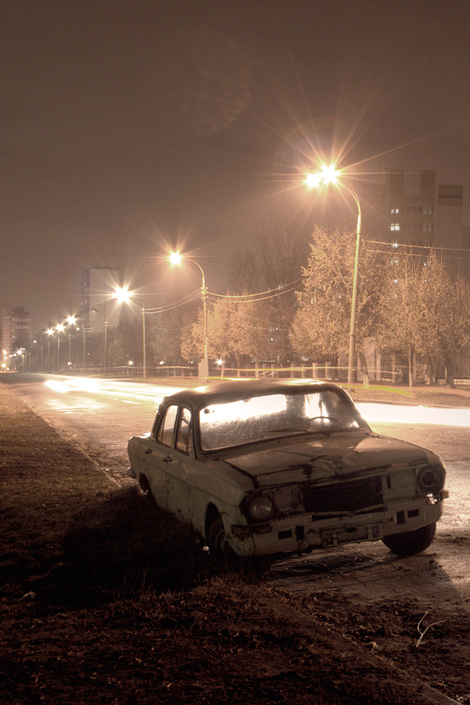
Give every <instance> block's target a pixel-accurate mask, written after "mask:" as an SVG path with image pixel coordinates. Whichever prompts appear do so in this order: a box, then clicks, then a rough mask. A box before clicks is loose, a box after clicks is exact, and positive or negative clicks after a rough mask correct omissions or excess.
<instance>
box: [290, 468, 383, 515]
mask: <svg viewBox="0 0 470 705" xmlns="http://www.w3.org/2000/svg"><path fill="white" fill-rule="evenodd" d="M303 499H304V506H305V511H307V512H318V513H324V512H355V511H358V510H359V509H365V508H366V507H372V506H375V505H378V504H379V505H380V504H382V503H383V497H382V481H381V478H380V477H369V478H366V479H364V480H354V481H351V482H337V483H335V484H334V485H323V486H321V485H320V486H318V485H306V486H304V488H303Z"/></svg>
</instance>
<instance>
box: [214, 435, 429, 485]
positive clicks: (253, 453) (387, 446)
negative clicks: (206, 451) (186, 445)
mask: <svg viewBox="0 0 470 705" xmlns="http://www.w3.org/2000/svg"><path fill="white" fill-rule="evenodd" d="M218 460H222V461H223V462H225V463H227V464H228V465H230V466H231V467H235V468H237V469H238V470H240V471H241V472H243V473H244V474H249V475H250V476H251V477H252V478H253V481H254V483H255V484H256V485H257V486H260V487H263V486H268V485H273V484H280V483H281V484H282V483H287V482H289V483H291V482H302V481H304V482H305V480H320V479H328V478H331V479H333V478H337V479H345V480H346V479H349V478H351V477H354V476H355V475H357V474H361V473H363V472H366V473H367V471H373V470H383V472H386V471H387V470H389V469H390V466H391V465H400V464H403V465H409V464H411V465H419V464H421V463H423V464H425V463H440V462H441V461H440V458H439V457H438V456H437V455H435V454H434V453H432V452H431V451H428V450H425V449H424V448H420V447H419V446H416V445H414V444H412V443H407V442H406V441H399V440H396V439H394V438H387V437H384V436H378V435H376V434H371V435H363V434H358V433H357V432H354V433H345V434H343V433H341V434H334V435H332V436H330V437H325V438H321V439H319V438H315V439H314V440H312V439H311V438H309V439H305V438H302V439H288V440H287V441H286V439H283V440H282V442H280V443H279V442H278V443H277V444H276V445H274V444H273V443H270V444H269V446H267V447H266V446H265V447H263V448H258V449H251V450H250V451H249V452H246V451H245V452H244V453H236V452H234V451H232V452H231V453H230V454H228V453H227V454H224V456H223V457H221V456H220V455H219V458H218Z"/></svg>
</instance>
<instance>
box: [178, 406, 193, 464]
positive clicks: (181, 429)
mask: <svg viewBox="0 0 470 705" xmlns="http://www.w3.org/2000/svg"><path fill="white" fill-rule="evenodd" d="M176 447H177V448H178V450H180V451H181V452H182V453H187V454H188V455H189V453H191V451H192V449H193V437H192V433H191V412H190V410H189V409H187V408H186V407H183V408H182V409H181V414H180V419H179V423H178V431H177V434H176Z"/></svg>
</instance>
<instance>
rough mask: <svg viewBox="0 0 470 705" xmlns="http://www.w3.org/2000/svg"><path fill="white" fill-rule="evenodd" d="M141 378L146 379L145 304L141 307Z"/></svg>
mask: <svg viewBox="0 0 470 705" xmlns="http://www.w3.org/2000/svg"><path fill="white" fill-rule="evenodd" d="M142 377H143V378H144V379H145V378H146V377H147V342H146V340H145V304H143V306H142Z"/></svg>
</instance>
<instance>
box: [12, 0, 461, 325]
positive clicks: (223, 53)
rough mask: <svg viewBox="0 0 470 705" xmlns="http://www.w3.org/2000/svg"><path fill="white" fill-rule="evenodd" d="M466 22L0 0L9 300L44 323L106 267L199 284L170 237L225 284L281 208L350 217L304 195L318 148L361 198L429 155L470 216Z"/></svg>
mask: <svg viewBox="0 0 470 705" xmlns="http://www.w3.org/2000/svg"><path fill="white" fill-rule="evenodd" d="M469 29H470V2H468V0H381V1H380V2H377V0H355V1H354V2H352V1H351V0H229V1H226V0H212V1H207V0H153V1H151V0H127V1H125V0H113V1H110V0H4V2H3V3H2V4H1V9H0V39H1V41H0V52H1V57H0V77H1V87H2V88H1V91H0V101H1V111H0V119H1V130H0V143H1V167H2V168H1V172H0V174H1V175H0V184H1V186H0V238H1V240H0V244H1V250H0V253H1V255H0V308H2V307H3V306H23V307H24V308H25V309H26V310H27V311H30V312H31V315H32V325H33V332H35V331H39V330H40V329H41V328H42V327H43V326H45V325H46V324H47V323H48V322H50V321H59V320H61V319H63V317H64V316H65V315H67V314H71V313H76V312H77V310H78V308H79V305H80V282H81V272H82V270H83V269H85V268H87V267H93V266H108V267H111V268H119V270H120V272H121V277H122V281H121V282H120V283H121V284H129V286H130V288H131V289H132V290H135V291H136V292H139V294H140V296H141V298H140V301H141V302H142V303H147V305H149V304H151V303H152V297H156V296H158V295H161V294H164V293H165V292H166V291H167V290H170V289H171V288H172V287H173V288H174V287H177V288H181V290H183V289H184V288H185V287H191V288H192V289H195V288H197V287H198V286H200V281H199V280H198V277H200V274H199V271H198V270H197V268H195V267H193V268H192V269H193V272H192V273H190V271H189V269H191V268H190V267H189V268H188V265H186V267H185V269H186V271H180V272H179V273H178V274H176V273H175V272H174V271H172V272H170V271H169V267H168V265H167V263H166V261H165V259H164V257H165V255H166V254H167V253H168V251H169V250H172V249H179V250H181V251H183V252H186V253H189V255H190V256H191V257H193V258H194V259H195V260H196V261H197V262H198V263H199V265H200V266H201V267H202V268H203V270H204V272H205V276H206V283H207V286H208V288H209V290H210V291H213V292H216V293H223V292H225V291H226V290H227V287H228V286H229V275H228V271H229V269H228V268H229V261H230V257H231V256H232V255H233V253H234V252H236V251H237V249H239V248H242V247H249V246H251V245H252V243H253V242H254V237H255V235H256V229H257V227H258V228H259V224H260V223H261V222H262V221H263V219H265V218H267V217H269V215H270V214H272V213H274V212H276V211H277V210H279V209H280V208H281V207H282V208H284V207H288V208H293V209H295V210H297V211H300V212H302V213H305V219H306V221H308V222H309V223H310V222H311V223H312V225H313V224H314V223H318V224H322V219H325V220H328V218H329V217H330V218H331V212H330V213H329V212H328V207H329V208H330V211H331V208H333V207H334V208H335V209H336V211H335V216H337V217H339V218H340V219H344V220H345V221H348V220H351V219H352V218H353V216H354V208H355V205H354V203H352V204H339V205H338V202H336V203H334V204H332V203H331V202H330V204H329V206H327V205H326V204H325V203H324V202H320V200H319V199H318V198H317V197H315V198H312V196H311V194H309V193H307V192H306V190H305V187H304V185H303V176H304V173H305V171H306V170H309V169H310V170H311V169H315V168H317V165H318V164H319V163H320V161H321V160H323V161H325V162H329V161H330V160H331V159H337V160H338V165H339V166H341V167H342V168H345V170H346V171H348V173H350V178H351V179H352V180H353V181H352V182H351V183H353V184H354V188H355V189H356V191H357V193H358V195H359V197H360V199H361V201H363V204H364V206H365V211H366V213H367V205H368V202H369V200H368V199H369V197H370V194H371V192H372V186H371V184H372V183H373V181H374V179H375V178H377V177H376V175H377V174H378V173H382V172H383V170H384V169H388V168H398V169H400V168H405V169H435V170H436V171H437V173H438V180H439V183H449V184H463V186H464V224H467V225H469V224H470V42H469V41H468V36H469ZM338 209H339V211H338ZM366 220H367V218H365V221H366ZM365 225H367V223H366V222H365Z"/></svg>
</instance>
